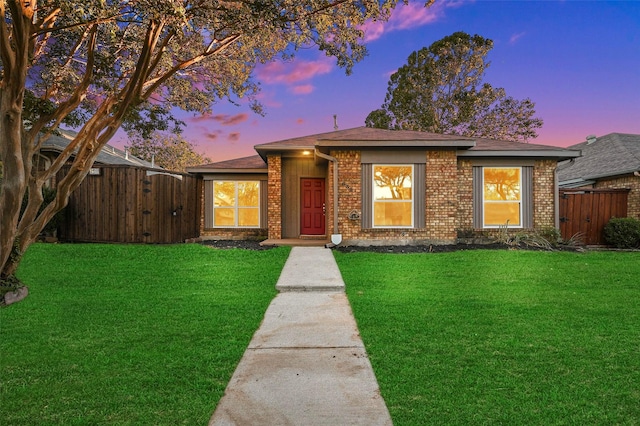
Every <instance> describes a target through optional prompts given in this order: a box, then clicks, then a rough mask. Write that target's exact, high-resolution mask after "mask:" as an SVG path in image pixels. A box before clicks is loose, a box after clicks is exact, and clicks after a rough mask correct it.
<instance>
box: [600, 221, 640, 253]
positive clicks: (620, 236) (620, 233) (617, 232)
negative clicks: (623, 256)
mask: <svg viewBox="0 0 640 426" xmlns="http://www.w3.org/2000/svg"><path fill="white" fill-rule="evenodd" d="M604 238H605V240H606V241H607V243H609V244H611V245H612V246H614V247H617V248H640V220H638V219H634V218H632V217H620V218H616V217H612V218H611V219H610V220H609V222H608V223H607V224H606V225H605V226H604Z"/></svg>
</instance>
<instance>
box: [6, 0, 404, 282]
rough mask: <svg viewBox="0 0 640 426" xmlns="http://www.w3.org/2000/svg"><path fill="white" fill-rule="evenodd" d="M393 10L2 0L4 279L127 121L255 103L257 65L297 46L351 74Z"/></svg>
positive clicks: (248, 2) (350, 2)
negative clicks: (46, 156)
mask: <svg viewBox="0 0 640 426" xmlns="http://www.w3.org/2000/svg"><path fill="white" fill-rule="evenodd" d="M396 2H397V0H355V1H354V0H328V1H327V0H271V1H269V0H229V1H220V0H219V1H216V0H152V1H150V0H136V1H132V0H121V1H116V0H84V1H76V0H2V1H1V2H0V11H1V13H2V15H3V18H4V19H3V20H2V21H1V23H0V58H1V60H2V63H1V68H0V78H1V81H0V161H1V162H2V167H3V176H4V178H3V180H2V185H1V189H0V191H1V192H0V280H5V279H9V277H11V276H12V275H13V274H14V272H15V270H16V268H17V265H18V263H19V261H20V259H21V256H22V254H23V253H24V252H25V250H26V248H27V247H28V246H29V245H30V244H31V243H32V242H33V241H34V240H35V238H36V237H37V236H38V234H39V233H40V231H41V230H42V229H43V227H44V225H45V224H46V223H47V222H48V221H49V220H50V219H51V218H52V217H53V216H54V215H55V213H56V212H57V211H59V210H60V209H62V208H63V207H64V206H65V205H66V204H67V202H68V198H69V195H70V193H71V192H72V191H73V190H75V189H76V188H77V187H78V185H79V184H80V183H81V182H82V180H83V179H84V178H85V176H86V175H87V173H88V171H89V168H90V167H91V165H92V163H93V161H94V160H95V158H96V156H97V155H98V153H99V152H100V148H101V147H102V146H104V145H105V144H106V143H107V141H109V139H110V138H111V137H112V136H113V135H114V133H115V132H116V131H117V129H118V128H120V127H121V126H122V125H123V124H125V123H129V125H130V126H134V127H138V128H139V130H140V131H142V132H143V133H146V134H148V133H149V132H150V131H151V130H152V129H153V128H154V127H157V126H160V125H162V124H163V123H165V122H166V121H167V119H170V118H171V116H170V111H171V109H172V108H181V109H183V110H187V111H198V112H208V111H209V110H210V108H211V106H212V104H214V103H215V102H216V101H218V100H220V99H224V98H228V99H235V98H236V97H242V96H251V95H252V94H255V93H256V90H257V85H256V83H255V82H254V81H253V80H252V79H251V74H252V71H253V69H254V67H255V65H256V64H258V63H264V62H267V61H270V60H273V59H274V58H276V57H278V56H284V57H290V56H291V55H292V54H293V53H294V52H295V50H296V49H297V48H299V47H308V46H311V45H315V46H316V47H317V48H319V49H321V50H323V51H324V52H326V54H327V55H330V56H333V57H335V58H336V59H337V63H338V65H340V66H341V67H345V68H346V70H347V72H349V71H350V70H351V68H352V66H353V65H354V63H355V62H357V61H359V60H361V59H362V58H363V57H364V56H365V53H366V51H365V48H364V46H363V45H362V44H361V42H362V40H363V37H362V36H363V34H362V30H361V28H362V24H364V23H365V21H366V20H368V19H385V18H386V17H387V16H388V13H389V11H390V10H391V8H393V7H394V6H395V4H396ZM254 106H255V108H256V109H257V110H258V109H259V105H257V104H254ZM63 123H69V124H75V125H76V126H77V127H78V128H79V130H78V134H77V137H76V138H75V139H74V140H73V141H72V142H71V143H70V144H69V146H68V148H67V149H65V150H64V151H63V152H62V154H61V155H60V156H59V157H58V158H57V159H56V160H55V161H54V162H53V164H52V166H51V167H50V168H49V169H48V170H46V171H38V170H37V168H36V167H33V159H34V156H36V155H37V153H38V151H39V149H40V147H41V144H42V143H43V142H44V140H45V139H46V138H47V137H48V136H49V135H51V134H52V132H55V129H56V128H58V126H60V125H61V124H63ZM165 126H166V125H165ZM130 128H131V127H130ZM68 162H70V163H71V167H70V168H69V171H68V173H66V174H65V175H64V176H58V179H57V180H56V182H57V183H56V188H55V189H56V191H57V195H56V198H55V200H54V201H53V202H51V203H49V204H48V205H47V206H46V208H44V209H42V210H41V212H40V213H38V212H39V211H40V206H41V204H42V202H43V196H42V190H43V186H44V185H45V182H47V181H48V180H50V179H51V178H52V177H54V176H56V174H58V172H59V171H60V170H61V167H62V165H64V164H65V163H68ZM25 194H26V196H27V197H28V203H27V207H26V209H25V210H24V212H23V213H22V214H21V213H20V205H21V202H22V199H23V198H24V197H25Z"/></svg>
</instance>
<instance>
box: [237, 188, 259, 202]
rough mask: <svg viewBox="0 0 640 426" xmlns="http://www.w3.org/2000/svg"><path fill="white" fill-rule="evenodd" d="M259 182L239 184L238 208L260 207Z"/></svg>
mask: <svg viewBox="0 0 640 426" xmlns="http://www.w3.org/2000/svg"><path fill="white" fill-rule="evenodd" d="M258 193H259V184H258V182H238V206H240V207H258Z"/></svg>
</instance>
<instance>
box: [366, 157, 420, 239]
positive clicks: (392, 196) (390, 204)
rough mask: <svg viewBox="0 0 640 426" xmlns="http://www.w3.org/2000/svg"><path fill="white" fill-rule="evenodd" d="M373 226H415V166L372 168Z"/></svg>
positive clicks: (401, 165) (375, 166)
mask: <svg viewBox="0 0 640 426" xmlns="http://www.w3.org/2000/svg"><path fill="white" fill-rule="evenodd" d="M372 173H373V177H372V179H373V197H372V198H373V227H374V228H411V227H413V220H414V219H413V201H414V196H413V165H412V164H392V165H375V164H374V165H373V167H372Z"/></svg>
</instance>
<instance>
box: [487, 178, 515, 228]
mask: <svg viewBox="0 0 640 426" xmlns="http://www.w3.org/2000/svg"><path fill="white" fill-rule="evenodd" d="M521 170H522V169H521V168H520V167H485V168H484V170H483V177H484V186H483V195H484V226H486V227H495V226H503V225H509V226H520V225H521V204H522V203H521V188H522V180H521Z"/></svg>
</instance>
